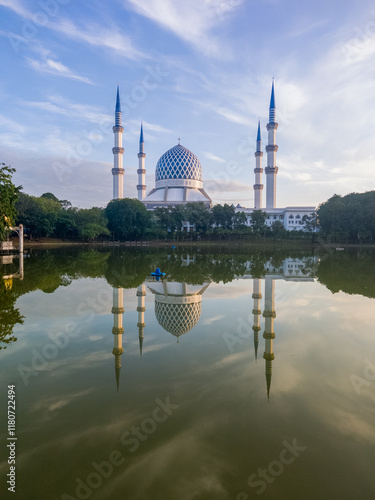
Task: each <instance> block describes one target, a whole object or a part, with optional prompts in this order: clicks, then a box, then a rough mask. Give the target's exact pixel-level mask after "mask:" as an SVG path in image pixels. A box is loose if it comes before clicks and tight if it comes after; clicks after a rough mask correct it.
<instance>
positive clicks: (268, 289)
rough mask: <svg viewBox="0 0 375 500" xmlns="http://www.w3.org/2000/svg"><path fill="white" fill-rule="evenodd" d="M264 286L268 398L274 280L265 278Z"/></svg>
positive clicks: (273, 315)
mask: <svg viewBox="0 0 375 500" xmlns="http://www.w3.org/2000/svg"><path fill="white" fill-rule="evenodd" d="M265 282H266V283H265V286H264V311H263V316H264V318H265V320H264V333H263V338H264V339H265V342H266V345H265V349H264V354H263V358H264V359H265V360H266V383H267V396H268V399H269V397H270V388H271V377H272V361H273V360H274V359H275V355H274V353H273V339H274V338H275V333H274V331H273V320H274V318H276V312H275V280H274V279H272V278H269V277H268V276H266V279H265Z"/></svg>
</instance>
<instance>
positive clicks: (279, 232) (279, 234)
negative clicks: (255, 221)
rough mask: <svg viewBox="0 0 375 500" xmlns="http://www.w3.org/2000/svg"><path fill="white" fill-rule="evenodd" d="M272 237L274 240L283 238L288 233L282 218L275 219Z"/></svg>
mask: <svg viewBox="0 0 375 500" xmlns="http://www.w3.org/2000/svg"><path fill="white" fill-rule="evenodd" d="M271 230H272V237H273V239H274V240H281V239H282V238H284V237H285V235H286V229H285V227H284V224H283V223H282V222H281V221H280V220H275V221H274V222H273V223H272V226H271Z"/></svg>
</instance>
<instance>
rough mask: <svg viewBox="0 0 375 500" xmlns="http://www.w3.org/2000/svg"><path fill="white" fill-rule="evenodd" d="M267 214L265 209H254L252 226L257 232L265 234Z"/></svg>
mask: <svg viewBox="0 0 375 500" xmlns="http://www.w3.org/2000/svg"><path fill="white" fill-rule="evenodd" d="M266 219H267V214H266V212H263V210H253V212H252V213H251V227H252V228H253V231H254V233H255V234H258V235H263V234H264V233H265V231H266Z"/></svg>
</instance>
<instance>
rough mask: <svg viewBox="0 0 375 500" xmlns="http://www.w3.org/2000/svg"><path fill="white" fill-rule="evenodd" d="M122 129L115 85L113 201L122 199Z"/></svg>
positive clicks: (118, 99) (118, 93)
mask: <svg viewBox="0 0 375 500" xmlns="http://www.w3.org/2000/svg"><path fill="white" fill-rule="evenodd" d="M123 132H124V128H123V126H122V125H121V102H120V89H119V86H118V85H117V95H116V109H115V126H114V127H113V133H114V134H115V146H114V147H113V148H112V152H113V169H112V175H113V199H114V200H116V199H117V198H123V197H124V172H125V170H124V169H123V167H122V160H123V154H124V148H123V147H122V134H123Z"/></svg>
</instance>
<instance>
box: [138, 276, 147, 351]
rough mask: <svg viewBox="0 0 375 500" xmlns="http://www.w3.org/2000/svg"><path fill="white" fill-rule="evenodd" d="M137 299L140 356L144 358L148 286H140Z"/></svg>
mask: <svg viewBox="0 0 375 500" xmlns="http://www.w3.org/2000/svg"><path fill="white" fill-rule="evenodd" d="M137 297H138V307H137V311H138V323H137V327H138V338H139V354H140V355H141V356H142V346H143V337H144V333H143V330H144V327H145V326H146V325H145V310H146V308H145V297H146V286H145V285H139V287H138V290H137Z"/></svg>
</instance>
